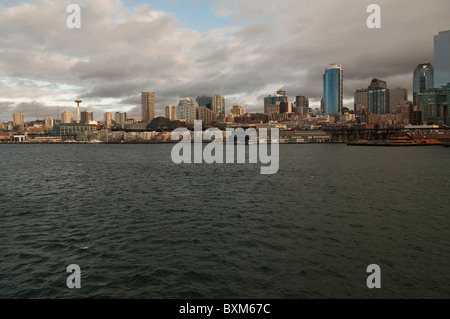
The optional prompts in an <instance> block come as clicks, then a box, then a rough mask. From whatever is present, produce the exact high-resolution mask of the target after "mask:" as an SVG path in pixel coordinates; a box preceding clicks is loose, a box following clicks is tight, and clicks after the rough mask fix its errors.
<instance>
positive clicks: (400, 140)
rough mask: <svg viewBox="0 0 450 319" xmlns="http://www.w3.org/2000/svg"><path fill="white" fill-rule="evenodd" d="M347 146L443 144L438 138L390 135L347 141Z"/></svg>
mask: <svg viewBox="0 0 450 319" xmlns="http://www.w3.org/2000/svg"><path fill="white" fill-rule="evenodd" d="M347 145H348V146H392V147H403V146H442V145H445V144H444V143H442V142H441V141H440V140H438V139H434V138H420V139H411V138H410V137H408V136H401V137H392V138H390V139H388V140H379V141H366V140H363V141H354V142H348V143H347Z"/></svg>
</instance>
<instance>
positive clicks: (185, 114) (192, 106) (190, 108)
mask: <svg viewBox="0 0 450 319" xmlns="http://www.w3.org/2000/svg"><path fill="white" fill-rule="evenodd" d="M197 108H198V103H197V102H196V101H194V100H193V99H191V98H189V97H186V98H184V99H183V100H180V102H179V103H178V106H177V108H176V111H175V113H176V117H177V119H178V120H184V121H186V122H188V123H193V122H194V120H195V119H196V118H197Z"/></svg>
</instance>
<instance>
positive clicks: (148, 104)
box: [142, 92, 155, 123]
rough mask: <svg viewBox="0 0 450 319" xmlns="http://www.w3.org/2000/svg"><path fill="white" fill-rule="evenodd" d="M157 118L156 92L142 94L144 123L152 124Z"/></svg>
mask: <svg viewBox="0 0 450 319" xmlns="http://www.w3.org/2000/svg"><path fill="white" fill-rule="evenodd" d="M154 118H155V92H142V121H143V122H145V123H150V122H151V121H152V120H153V119H154Z"/></svg>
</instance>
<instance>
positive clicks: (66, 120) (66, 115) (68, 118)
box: [61, 111, 73, 124]
mask: <svg viewBox="0 0 450 319" xmlns="http://www.w3.org/2000/svg"><path fill="white" fill-rule="evenodd" d="M72 122H73V113H72V112H70V111H64V112H63V113H62V116H61V123H62V124H70V123H72Z"/></svg>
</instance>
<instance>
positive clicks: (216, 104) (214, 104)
mask: <svg viewBox="0 0 450 319" xmlns="http://www.w3.org/2000/svg"><path fill="white" fill-rule="evenodd" d="M211 110H212V111H214V112H215V113H216V115H218V116H219V115H225V97H223V96H221V95H214V96H213V97H212V99H211Z"/></svg>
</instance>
